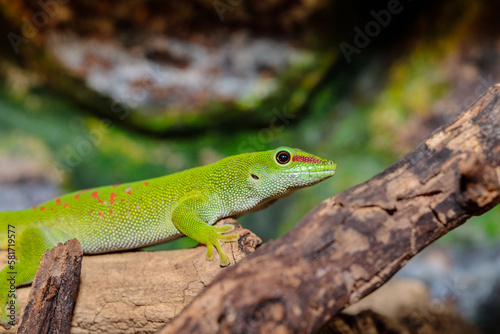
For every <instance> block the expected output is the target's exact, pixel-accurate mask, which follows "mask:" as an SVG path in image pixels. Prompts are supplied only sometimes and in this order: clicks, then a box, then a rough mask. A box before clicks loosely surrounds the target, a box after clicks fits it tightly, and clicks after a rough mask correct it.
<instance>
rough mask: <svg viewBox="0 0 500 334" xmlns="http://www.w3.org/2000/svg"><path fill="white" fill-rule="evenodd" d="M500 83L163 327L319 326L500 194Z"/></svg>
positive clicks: (226, 275)
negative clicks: (388, 165)
mask: <svg viewBox="0 0 500 334" xmlns="http://www.w3.org/2000/svg"><path fill="white" fill-rule="evenodd" d="M499 95H500V85H496V86H493V87H492V88H490V89H489V91H488V92H486V93H485V94H484V95H483V96H481V97H480V98H479V100H478V101H476V102H475V103H474V104H473V105H472V106H471V107H470V108H469V109H468V110H466V111H465V112H463V113H462V114H460V115H459V116H458V117H456V118H455V119H454V120H453V121H452V122H450V123H449V124H447V125H445V126H442V127H441V128H440V129H438V130H437V131H436V132H435V133H434V134H433V135H432V136H431V137H430V138H428V139H427V140H426V141H425V142H423V143H422V144H421V145H419V146H418V147H417V148H416V149H415V150H414V151H413V152H411V153H410V154H408V155H407V156H406V157H404V158H403V159H401V160H400V161H398V162H397V163H395V164H394V165H392V166H391V167H389V168H387V169H386V170H385V171H383V172H382V173H380V174H378V175H376V176H375V177H373V178H372V179H370V180H368V181H367V182H365V183H363V184H360V185H358V186H355V187H353V188H351V189H348V190H346V191H344V192H342V193H340V194H338V195H337V196H335V197H332V198H330V199H328V200H326V201H324V202H323V203H321V204H320V205H318V206H317V207H316V208H315V209H314V210H312V211H311V212H310V213H309V214H308V215H306V216H305V217H304V218H303V219H302V220H301V221H300V222H299V223H298V224H297V226H296V227H295V228H294V229H292V230H291V231H289V232H288V233H287V234H286V235H285V236H284V237H282V238H281V239H279V240H276V241H272V242H268V243H267V244H265V245H264V246H263V247H261V248H260V249H259V250H258V251H257V252H255V253H254V254H251V255H250V256H249V257H248V258H247V259H245V261H242V262H241V263H238V264H237V265H235V266H232V267H230V268H228V269H227V270H225V271H224V272H222V273H221V274H220V275H219V276H218V277H217V279H216V280H214V281H212V283H211V284H210V285H209V286H208V287H207V288H206V289H205V290H204V291H203V292H202V293H201V294H200V295H198V296H197V297H196V298H195V299H194V300H193V302H192V303H191V304H190V305H188V306H187V307H186V308H185V309H184V310H183V311H182V313H181V314H180V315H179V316H178V317H177V318H175V319H174V320H172V321H171V322H170V323H169V324H167V326H166V327H164V328H163V329H162V330H161V331H160V333H161V334H166V333H181V332H182V333H272V332H279V333H314V332H316V331H318V330H319V329H321V327H322V326H323V325H324V324H325V323H326V322H327V321H328V320H329V319H330V318H331V317H332V316H334V315H335V314H337V313H338V312H339V311H340V310H342V309H343V308H344V307H346V306H348V305H350V304H352V303H354V302H356V301H358V300H359V299H360V298H362V297H364V296H366V295H367V294H369V293H370V292H372V291H373V290H375V289H376V288H378V287H379V286H381V285H382V284H383V283H384V282H386V281H387V280H388V279H389V278H390V277H391V276H392V275H394V274H395V273H396V272H397V271H398V270H399V269H400V268H401V267H402V266H404V265H405V264H406V263H407V262H408V261H409V260H410V259H411V258H412V257H413V256H414V255H415V254H417V253H418V252H419V251H421V250H422V249H423V248H424V247H425V246H427V245H428V244H430V243H431V242H433V241H434V240H436V239H438V238H439V237H441V236H442V235H444V234H445V233H447V232H449V231H451V230H452V229H454V228H456V227H457V226H459V225H461V224H462V223H464V222H465V221H466V220H467V219H468V218H470V217H471V216H474V215H480V214H482V213H483V212H485V211H487V210H489V209H491V208H492V207H493V206H494V205H496V204H497V203H498V202H499V201H500V180H499V175H500V174H499V173H500V167H499V162H500V126H499V124H500V100H499Z"/></svg>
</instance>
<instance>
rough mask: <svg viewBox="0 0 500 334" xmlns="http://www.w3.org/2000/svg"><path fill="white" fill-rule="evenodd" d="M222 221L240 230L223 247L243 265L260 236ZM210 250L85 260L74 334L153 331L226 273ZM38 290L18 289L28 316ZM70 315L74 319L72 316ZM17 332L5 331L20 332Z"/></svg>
mask: <svg viewBox="0 0 500 334" xmlns="http://www.w3.org/2000/svg"><path fill="white" fill-rule="evenodd" d="M222 223H226V224H234V225H236V230H235V231H236V233H238V235H239V236H240V240H239V241H238V242H230V243H224V244H223V245H222V248H223V250H224V251H225V252H226V254H227V255H228V256H229V257H230V258H231V263H233V264H234V263H237V262H239V261H241V259H243V258H244V257H245V256H246V255H247V254H248V253H251V252H253V251H254V250H255V248H256V247H257V246H259V245H260V244H261V240H260V239H259V238H258V237H257V236H256V235H255V234H253V233H252V232H250V231H249V230H247V229H243V228H241V226H240V225H239V224H238V223H237V222H236V221H235V220H233V219H227V220H225V221H224V222H222ZM206 251H207V248H206V247H205V246H201V247H195V248H190V249H182V250H173V251H159V252H142V251H131V252H118V253H112V254H102V255H97V256H84V257H83V261H82V269H81V277H80V285H79V291H78V295H77V298H76V304H75V309H74V312H73V317H72V319H71V332H78V333H117V332H123V333H128V332H140V333H154V332H155V331H157V330H158V329H159V328H161V326H162V325H163V324H165V323H166V322H168V321H169V320H171V319H172V318H173V317H174V316H175V315H177V314H178V313H179V312H180V311H181V310H182V309H183V308H184V307H185V306H186V305H187V304H189V302H190V301H191V300H192V299H193V298H194V297H195V296H196V295H197V294H198V293H199V292H200V291H201V290H202V289H204V288H205V286H206V285H208V284H209V283H210V281H211V280H212V279H214V277H216V275H217V274H218V273H219V272H221V271H223V270H224V268H221V267H220V266H219V264H218V263H219V262H218V259H217V258H216V259H215V260H214V261H212V262H208V261H206V260H205V254H206ZM6 261H7V253H6V252H0V267H2V266H3V265H4V264H6ZM39 272H40V270H39ZM51 274H53V273H52V272H51ZM37 275H39V274H37ZM36 286H37V284H36V281H35V282H34V283H33V286H26V287H23V288H20V289H18V291H17V292H18V294H17V295H18V301H19V304H20V305H21V307H22V308H23V310H24V314H23V318H24V317H27V316H26V312H30V311H29V306H26V304H27V300H28V292H29V291H30V289H31V290H32V291H35V290H36ZM45 302H48V300H45ZM36 307H37V306H36V304H35V308H36ZM66 314H67V315H68V316H71V312H66ZM35 323H36V322H35ZM16 328H17V326H15V327H12V328H11V329H10V330H9V331H6V332H7V333H16ZM27 328H28V329H31V328H32V327H29V326H27ZM0 332H1V333H3V332H2V331H1V330H0Z"/></svg>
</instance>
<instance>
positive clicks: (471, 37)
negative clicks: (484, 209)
mask: <svg viewBox="0 0 500 334" xmlns="http://www.w3.org/2000/svg"><path fill="white" fill-rule="evenodd" d="M0 8H1V12H0V34H1V35H2V36H3V37H2V38H1V39H0V210H18V209H24V208H27V207H30V206H32V205H35V204H37V203H39V202H41V201H45V200H48V199H51V198H53V197H55V196H58V195H59V194H62V193H65V192H70V191H73V190H77V189H82V188H89V187H96V186H100V185H108V184H114V183H123V182H127V181H134V180H140V179H145V178H151V177H156V176H161V175H165V174H169V173H173V172H176V171H180V170H183V169H187V168H191V167H194V166H198V165H204V164H208V163H211V162H215V161H217V160H219V159H221V158H223V157H226V156H229V155H234V154H238V153H245V152H251V151H260V150H266V149H271V148H275V147H277V146H281V145H286V146H291V147H298V148H301V149H303V150H306V151H308V152H311V153H314V154H317V155H320V156H322V157H325V158H330V159H333V160H335V161H336V162H337V163H338V166H339V167H338V170H337V175H336V176H335V177H334V178H332V179H330V180H328V181H326V182H323V183H321V184H319V185H317V186H314V187H313V188H310V189H305V190H301V191H300V192H297V193H296V194H294V195H293V196H291V197H289V198H286V199H283V200H281V201H279V202H278V203H277V204H276V205H274V206H272V207H270V208H268V209H267V210H265V211H262V212H259V213H255V214H251V215H248V216H246V217H243V218H241V219H240V222H241V223H242V224H243V225H244V226H245V227H247V228H249V229H251V230H252V231H253V232H255V233H256V234H257V235H259V236H260V237H261V238H262V239H263V240H264V241H266V240H269V239H272V238H278V237H279V236H281V235H283V234H284V233H286V232H287V231H288V230H289V229H290V228H292V227H293V226H294V224H295V223H296V222H297V221H298V220H299V219H300V218H301V217H302V216H303V215H304V214H306V213H307V212H308V211H309V210H310V209H312V208H313V207H314V206H315V205H317V204H318V203H320V202H321V201H322V200H324V199H326V198H328V197H331V196H333V195H334V194H336V193H338V192H340V191H342V190H344V189H347V188H349V187H351V186H353V185H355V184H357V183H360V182H363V181H365V180H367V179H369V178H371V177H372V176H374V175H375V174H377V173H379V172H381V171H382V170H383V169H385V168H386V167H388V166H389V165H391V164H392V163H394V162H396V161H397V160H398V159H400V158H401V157H402V156H404V155H405V154H406V153H408V152H409V151H411V150H412V149H413V148H414V147H415V146H416V145H417V144H418V143H419V142H421V141H422V140H424V139H425V138H426V137H428V136H429V135H430V134H431V133H432V132H433V131H434V130H435V129H437V128H438V127H439V126H440V125H442V124H443V123H445V122H447V121H449V120H450V119H451V118H453V117H454V116H455V115H457V114H458V113H459V112H460V111H462V110H464V109H465V108H467V106H468V105H469V104H470V103H472V102H473V101H474V100H475V99H477V98H478V97H479V96H480V94H481V93H482V92H484V91H485V90H486V89H487V88H488V87H489V86H491V85H493V84H495V83H497V82H500V20H499V19H498V13H500V3H499V2H497V1H487V0H478V1H465V0H455V1H452V0H450V1H430V0H420V1H411V0H401V1H396V0H389V1H370V2H365V1H351V2H341V1H323V0H262V1H241V0H191V1H184V2H173V1H169V2H163V1H158V0H144V1H136V0H125V1H107V2H103V1H97V0H38V1H35V0H18V1H7V0H0ZM499 218H500V211H499V209H498V208H494V209H493V210H491V211H490V212H488V213H486V214H485V215H483V216H481V217H475V218H473V219H471V221H469V222H468V223H466V224H465V225H464V226H462V227H460V228H458V229H457V230H455V231H453V232H452V233H449V234H448V235H446V236H445V237H444V238H442V239H441V240H439V241H438V242H437V243H435V244H433V245H431V246H430V247H428V249H427V250H426V251H424V252H423V253H422V254H420V255H419V256H418V257H416V258H415V259H414V260H412V261H411V262H410V264H409V265H408V266H407V267H405V268H404V269H403V270H402V271H401V272H400V273H399V274H398V275H400V276H406V277H412V278H416V279H419V280H422V281H423V282H425V283H426V284H427V285H428V287H429V291H430V294H431V301H432V303H434V304H431V305H434V306H435V305H438V306H435V307H438V308H439V307H449V306H451V307H453V308H454V309H456V310H458V312H460V314H461V315H462V317H463V318H464V319H466V320H467V321H468V322H469V323H471V324H473V325H474V326H476V328H478V329H480V330H481V331H483V332H485V333H494V332H497V333H500V330H499V329H498V328H497V327H499V326H498V325H499V323H500V320H498V319H499V318H500V278H499V277H500V256H499V255H500V246H499V245H500V243H499V239H500V224H499V222H498V220H499ZM192 245H194V243H193V242H192V241H190V240H188V239H186V238H184V239H180V240H178V241H176V242H174V243H169V244H167V245H166V246H163V245H162V246H161V249H171V248H173V247H174V248H176V247H189V246H192ZM155 249H158V247H155ZM438 308H436V310H438ZM419 328H420V327H419Z"/></svg>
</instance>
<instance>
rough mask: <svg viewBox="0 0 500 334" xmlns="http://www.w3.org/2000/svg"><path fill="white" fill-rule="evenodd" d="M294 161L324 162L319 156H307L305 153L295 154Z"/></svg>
mask: <svg viewBox="0 0 500 334" xmlns="http://www.w3.org/2000/svg"><path fill="white" fill-rule="evenodd" d="M292 161H297V162H307V163H312V164H321V163H323V161H321V160H319V159H318V158H314V157H305V156H303V155H298V154H295V155H294V156H293V158H292Z"/></svg>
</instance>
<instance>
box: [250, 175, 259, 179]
mask: <svg viewBox="0 0 500 334" xmlns="http://www.w3.org/2000/svg"><path fill="white" fill-rule="evenodd" d="M250 175H251V176H252V179H254V180H258V179H259V177H258V176H257V175H255V174H250Z"/></svg>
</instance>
